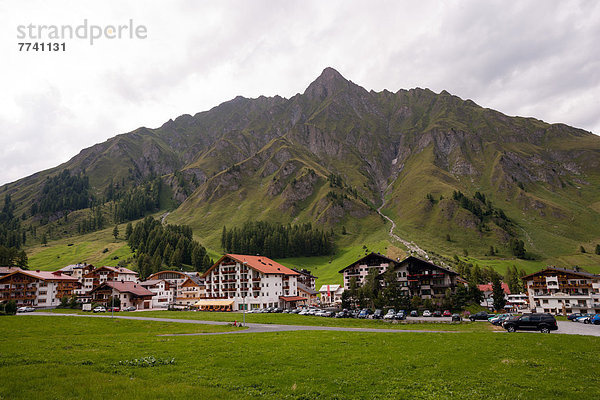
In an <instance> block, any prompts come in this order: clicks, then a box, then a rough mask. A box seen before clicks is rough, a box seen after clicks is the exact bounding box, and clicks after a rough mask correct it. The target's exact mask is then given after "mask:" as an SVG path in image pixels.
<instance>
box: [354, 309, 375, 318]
mask: <svg viewBox="0 0 600 400" xmlns="http://www.w3.org/2000/svg"><path fill="white" fill-rule="evenodd" d="M371 314H373V311H371V310H369V309H368V308H363V310H362V311H361V312H360V313H359V314H358V317H357V318H369V315H371Z"/></svg>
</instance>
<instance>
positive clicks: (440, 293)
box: [340, 253, 463, 299]
mask: <svg viewBox="0 0 600 400" xmlns="http://www.w3.org/2000/svg"><path fill="white" fill-rule="evenodd" d="M389 269H392V270H393V271H394V275H395V277H396V280H397V281H398V282H399V283H400V286H401V292H402V293H403V294H404V295H405V296H410V297H412V296H419V297H420V298H422V299H435V298H443V297H444V296H445V293H446V290H447V289H450V290H451V291H452V292H454V290H455V288H456V286H457V285H458V284H462V281H463V280H462V279H461V278H460V276H459V275H458V273H456V272H454V271H452V270H450V269H447V268H444V267H440V266H439V265H435V264H433V263H431V262H429V261H425V260H421V259H420V258H417V257H413V256H409V257H407V258H405V259H404V260H402V261H398V260H392V259H391V258H388V257H385V256H383V255H381V254H377V253H371V254H369V255H367V256H365V257H363V258H361V259H360V260H358V261H355V262H353V263H352V264H350V265H348V266H347V267H346V268H344V269H342V270H341V271H340V272H341V273H343V274H344V289H346V290H347V289H349V288H350V282H351V281H352V278H356V283H357V285H358V286H362V285H363V284H364V282H365V279H366V277H367V275H369V273H373V274H377V276H376V278H377V280H378V281H379V283H380V284H382V285H383V284H384V282H383V276H384V274H385V272H386V271H388V270H389Z"/></svg>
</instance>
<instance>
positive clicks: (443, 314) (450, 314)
mask: <svg viewBox="0 0 600 400" xmlns="http://www.w3.org/2000/svg"><path fill="white" fill-rule="evenodd" d="M442 316H443V317H451V316H452V313H451V312H450V310H444V312H443V313H442Z"/></svg>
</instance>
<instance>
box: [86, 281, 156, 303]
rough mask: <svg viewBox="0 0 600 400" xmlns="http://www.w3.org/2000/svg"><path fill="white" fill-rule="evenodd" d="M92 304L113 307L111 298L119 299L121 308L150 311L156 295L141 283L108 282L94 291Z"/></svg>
mask: <svg viewBox="0 0 600 400" xmlns="http://www.w3.org/2000/svg"><path fill="white" fill-rule="evenodd" d="M91 295H92V302H94V303H99V304H102V305H103V306H105V307H110V306H111V304H110V303H111V297H113V296H114V297H118V298H119V300H120V302H121V305H120V307H121V308H125V307H132V306H133V307H135V308H137V309H138V310H149V309H151V308H152V297H153V296H154V293H152V292H151V291H149V290H148V289H146V288H144V287H143V286H142V285H140V284H139V283H135V282H131V281H127V282H115V281H106V282H104V283H101V284H100V285H98V286H96V287H95V288H94V289H92V292H91Z"/></svg>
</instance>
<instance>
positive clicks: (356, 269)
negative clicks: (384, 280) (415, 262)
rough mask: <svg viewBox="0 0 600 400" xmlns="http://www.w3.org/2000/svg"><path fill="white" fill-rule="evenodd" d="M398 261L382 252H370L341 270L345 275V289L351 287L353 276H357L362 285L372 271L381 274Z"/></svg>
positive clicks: (358, 283) (359, 283)
mask: <svg viewBox="0 0 600 400" xmlns="http://www.w3.org/2000/svg"><path fill="white" fill-rule="evenodd" d="M397 263H398V262H397V261H395V260H392V259H391V258H387V257H385V256H383V255H381V254H378V253H370V254H368V255H366V256H364V257H363V258H361V259H360V260H357V261H354V262H353V263H352V264H350V265H348V266H347V267H346V268H344V269H342V270H341V271H339V272H340V273H341V274H343V275H344V289H345V290H348V289H350V280H351V279H352V278H356V283H357V285H358V286H362V284H363V283H364V282H365V278H366V277H367V275H369V272H370V271H373V273H375V274H377V275H379V274H382V273H384V272H385V271H387V269H388V268H389V266H390V265H392V266H395V265H396V264H397Z"/></svg>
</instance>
